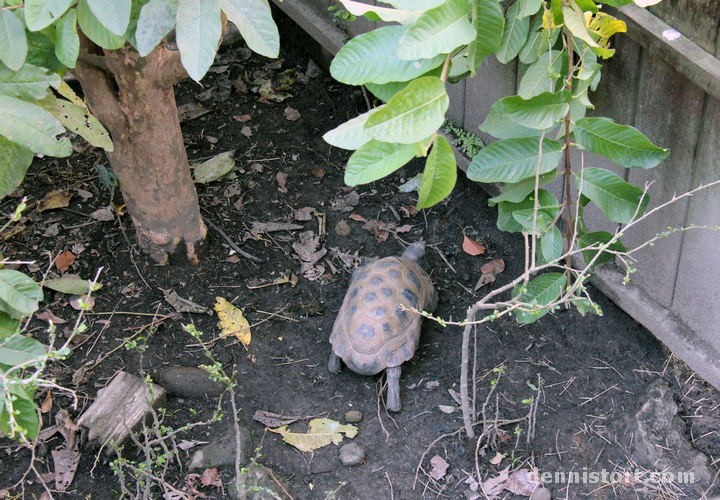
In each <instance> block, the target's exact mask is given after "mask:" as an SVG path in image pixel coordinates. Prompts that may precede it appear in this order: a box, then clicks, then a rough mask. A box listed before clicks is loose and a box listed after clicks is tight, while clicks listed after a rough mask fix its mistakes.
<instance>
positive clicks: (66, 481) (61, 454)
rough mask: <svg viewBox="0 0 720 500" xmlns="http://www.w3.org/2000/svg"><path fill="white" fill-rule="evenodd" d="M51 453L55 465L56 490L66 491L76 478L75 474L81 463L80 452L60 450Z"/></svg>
mask: <svg viewBox="0 0 720 500" xmlns="http://www.w3.org/2000/svg"><path fill="white" fill-rule="evenodd" d="M51 453H52V457H53V463H54V465H55V489H57V490H58V491H65V490H66V489H67V487H68V486H70V483H72V480H73V478H75V472H76V471H77V467H78V464H79V463H80V452H79V451H77V450H68V449H65V448H60V449H58V450H52V452H51Z"/></svg>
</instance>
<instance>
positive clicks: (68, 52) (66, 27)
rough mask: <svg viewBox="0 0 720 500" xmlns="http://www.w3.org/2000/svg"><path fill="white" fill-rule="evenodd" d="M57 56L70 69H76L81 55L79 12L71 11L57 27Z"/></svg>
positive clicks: (61, 19)
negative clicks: (78, 25)
mask: <svg viewBox="0 0 720 500" xmlns="http://www.w3.org/2000/svg"><path fill="white" fill-rule="evenodd" d="M55 36H56V38H55V55H56V56H57V58H58V59H59V60H60V62H61V63H63V64H64V65H65V66H67V67H68V68H74V67H75V63H76V61H77V57H78V54H79V53H80V37H78V33H77V11H76V10H75V9H71V10H69V11H68V13H67V14H65V15H64V16H63V17H61V18H60V20H59V21H58V23H57V26H56V27H55Z"/></svg>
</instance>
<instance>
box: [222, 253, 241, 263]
mask: <svg viewBox="0 0 720 500" xmlns="http://www.w3.org/2000/svg"><path fill="white" fill-rule="evenodd" d="M225 262H230V263H231V264H237V263H238V262H240V257H238V256H237V254H232V255H231V256H230V257H228V258H227V259H225Z"/></svg>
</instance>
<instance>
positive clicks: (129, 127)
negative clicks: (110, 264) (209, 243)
mask: <svg viewBox="0 0 720 500" xmlns="http://www.w3.org/2000/svg"><path fill="white" fill-rule="evenodd" d="M80 36H81V47H80V57H79V58H78V62H77V65H76V67H75V68H74V69H72V70H71V72H72V73H73V75H75V77H76V78H77V79H78V81H79V82H80V84H81V85H82V88H83V92H84V94H85V98H86V100H87V103H88V107H89V108H90V111H91V112H92V113H93V115H95V117H96V118H97V119H98V120H100V122H101V123H102V124H103V125H104V126H105V127H106V128H107V129H108V131H109V132H110V135H111V137H112V141H113V146H114V151H113V152H111V153H110V152H108V153H107V157H108V160H109V161H110V166H111V167H112V170H113V171H114V172H115V174H116V175H117V177H118V181H119V184H120V191H121V192H122V195H123V198H124V200H125V204H126V206H127V210H128V213H129V214H130V216H131V217H132V220H133V224H134V226H135V231H136V233H137V238H138V242H139V245H140V248H141V249H142V250H143V251H144V252H145V253H147V254H149V255H150V256H151V257H152V259H153V260H155V261H156V262H157V263H158V264H161V265H164V264H167V263H168V261H169V258H170V256H171V255H172V254H173V253H175V252H176V250H181V249H182V248H183V246H184V249H185V251H186V254H187V259H188V260H189V261H190V262H192V263H194V264H197V262H198V257H197V248H198V245H200V244H201V243H202V241H203V240H204V239H205V235H206V232H207V230H206V229H205V225H204V224H203V222H202V218H201V217H200V209H199V206H198V198H197V193H196V191H195V185H194V183H193V180H192V176H191V175H190V166H189V164H188V159H187V154H186V152H185V145H184V143H183V136H182V131H181V129H180V120H179V117H178V111H177V104H176V103H175V94H174V92H173V85H174V84H175V83H177V82H179V81H180V80H182V79H183V78H185V77H187V73H186V72H185V70H184V68H183V66H182V64H181V62H180V53H179V52H178V51H171V50H168V49H167V48H166V47H165V46H164V45H162V44H161V45H159V46H158V47H156V48H155V50H153V52H151V53H150V54H148V55H147V56H146V57H140V55H139V54H138V53H137V51H135V50H134V49H133V48H132V47H130V45H129V44H126V45H125V47H123V48H122V49H118V50H105V49H101V48H99V47H97V46H96V45H95V44H93V43H92V42H91V41H90V40H88V39H87V38H86V37H85V36H83V35H82V34H81V35H80Z"/></svg>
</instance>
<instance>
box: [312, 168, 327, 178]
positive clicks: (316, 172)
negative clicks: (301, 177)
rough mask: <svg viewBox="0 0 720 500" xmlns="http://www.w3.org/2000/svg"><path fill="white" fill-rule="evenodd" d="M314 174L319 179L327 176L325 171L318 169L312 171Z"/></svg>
mask: <svg viewBox="0 0 720 500" xmlns="http://www.w3.org/2000/svg"><path fill="white" fill-rule="evenodd" d="M312 174H313V175H314V176H315V177H317V178H318V179H322V178H323V177H324V176H325V171H324V170H323V169H322V168H316V169H314V170H313V171H312Z"/></svg>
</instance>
